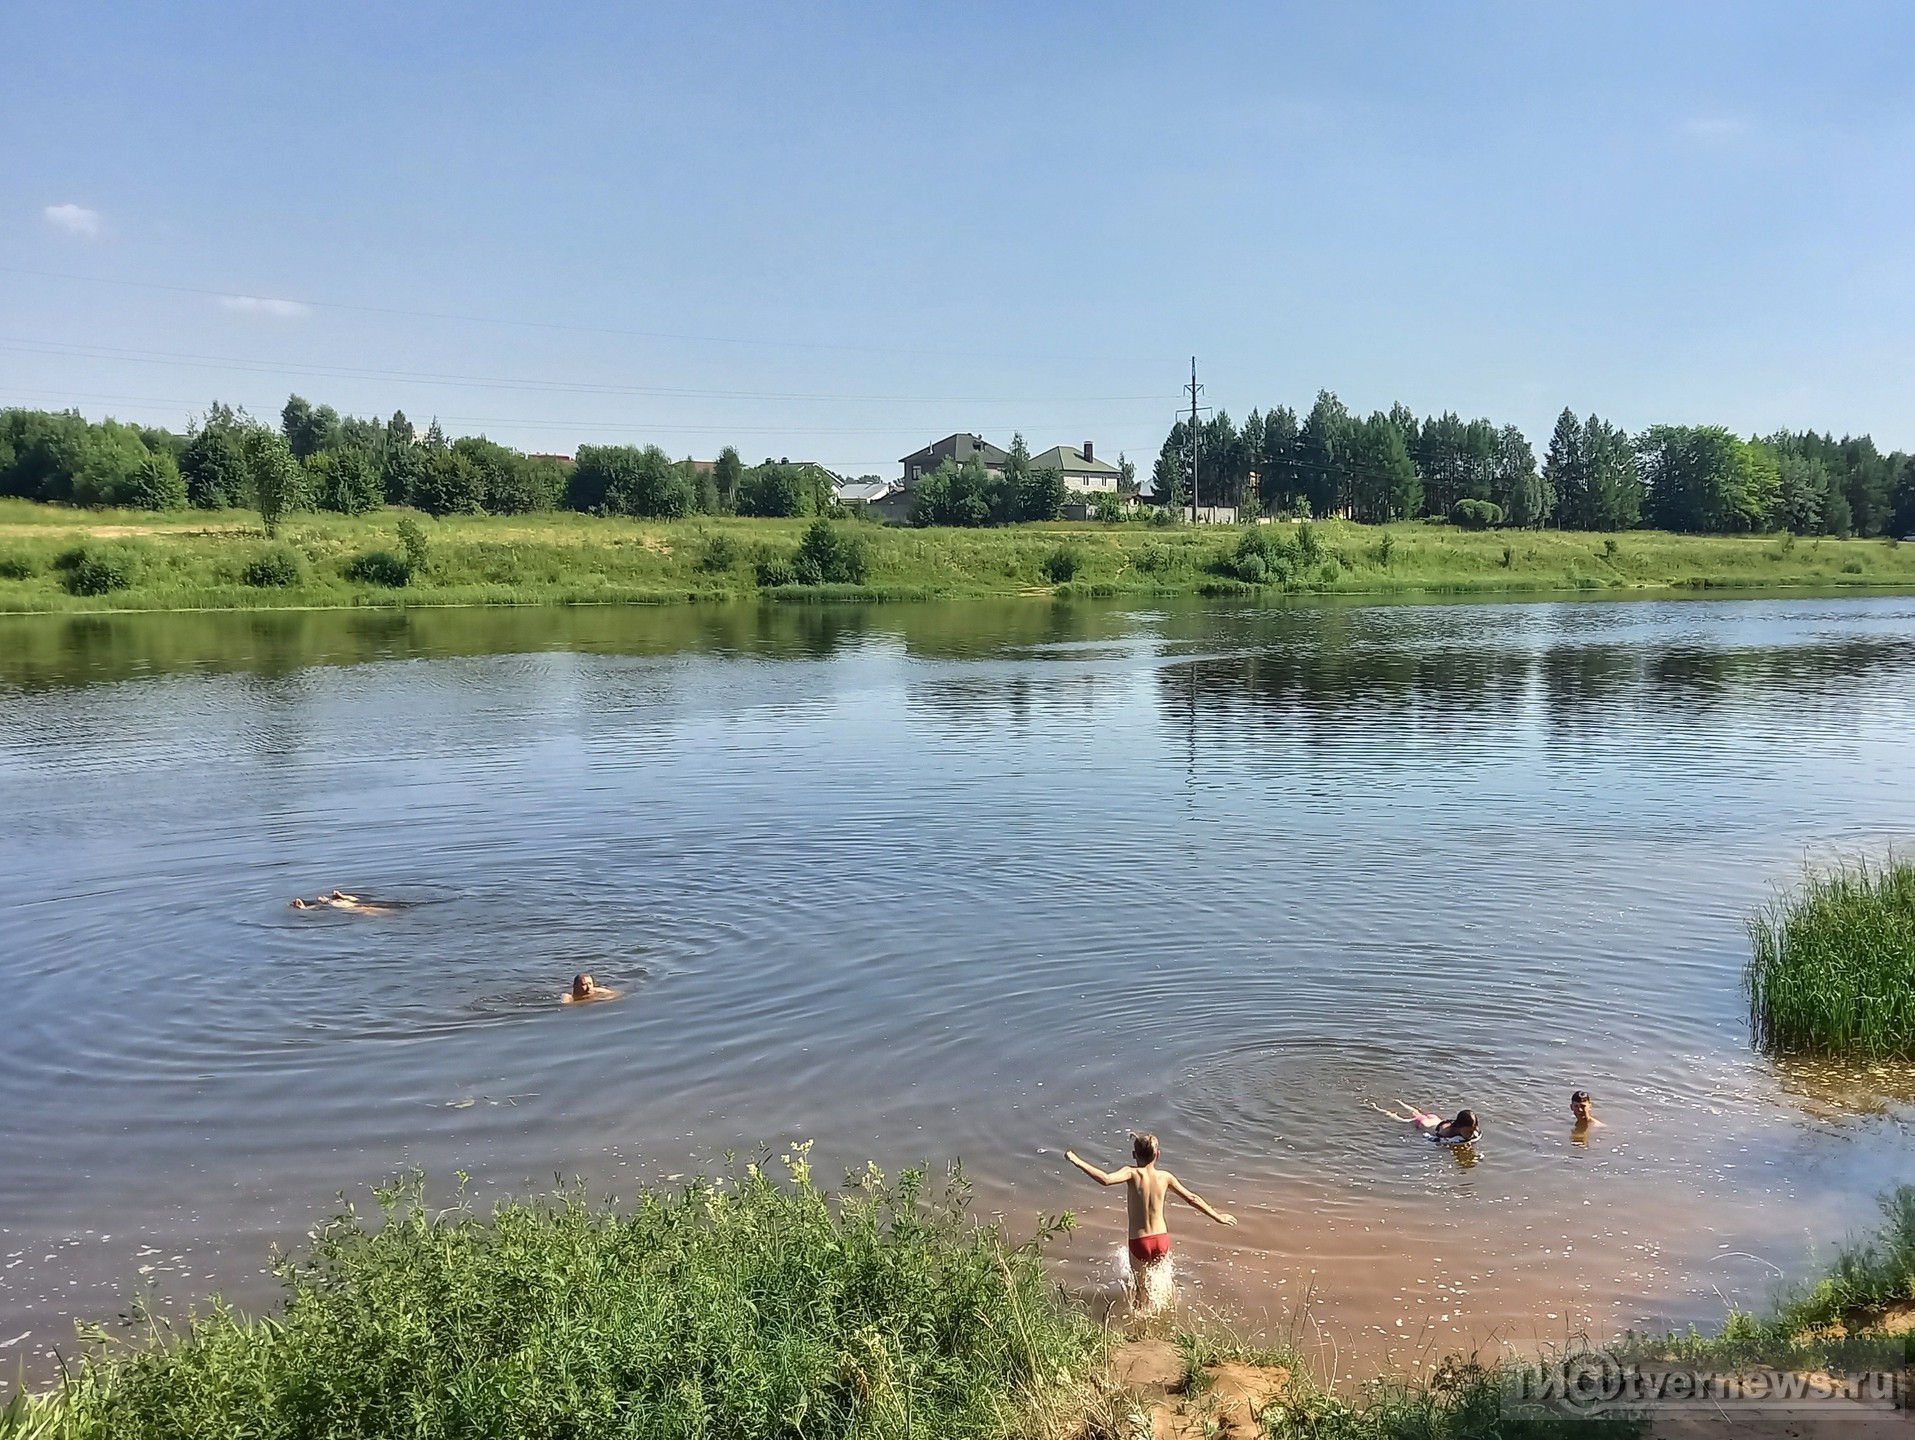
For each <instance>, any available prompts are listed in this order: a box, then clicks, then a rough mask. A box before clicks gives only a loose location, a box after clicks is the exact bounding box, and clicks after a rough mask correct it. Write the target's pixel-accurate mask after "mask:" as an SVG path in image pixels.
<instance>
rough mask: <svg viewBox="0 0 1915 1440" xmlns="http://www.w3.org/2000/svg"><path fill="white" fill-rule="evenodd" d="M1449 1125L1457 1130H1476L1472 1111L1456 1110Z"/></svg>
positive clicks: (1474, 1116)
mask: <svg viewBox="0 0 1915 1440" xmlns="http://www.w3.org/2000/svg"><path fill="white" fill-rule="evenodd" d="M1450 1123H1451V1124H1452V1125H1454V1126H1455V1127H1456V1128H1457V1129H1458V1130H1474V1129H1475V1128H1476V1112H1475V1111H1474V1110H1458V1111H1457V1112H1456V1118H1455V1119H1454V1120H1452V1121H1451V1122H1450Z"/></svg>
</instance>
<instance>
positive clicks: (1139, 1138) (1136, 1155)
mask: <svg viewBox="0 0 1915 1440" xmlns="http://www.w3.org/2000/svg"><path fill="white" fill-rule="evenodd" d="M1159 1153H1160V1151H1159V1148H1158V1145H1157V1137H1156V1136H1155V1135H1152V1134H1150V1133H1149V1132H1147V1131H1142V1130H1134V1131H1132V1132H1131V1136H1130V1158H1131V1159H1132V1160H1134V1161H1136V1162H1137V1163H1138V1164H1139V1165H1154V1164H1156V1163H1157V1156H1158V1154H1159Z"/></svg>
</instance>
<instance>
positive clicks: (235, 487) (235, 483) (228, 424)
mask: <svg viewBox="0 0 1915 1440" xmlns="http://www.w3.org/2000/svg"><path fill="white" fill-rule="evenodd" d="M249 423H250V422H249V421H248V420H247V418H246V414H245V412H244V411H240V410H235V409H233V407H232V406H230V405H222V404H221V403H220V402H219V401H217V400H215V401H214V402H213V403H212V406H211V407H210V408H209V409H208V410H207V412H206V414H205V415H204V416H202V417H200V419H199V420H197V421H196V422H194V424H193V426H192V427H191V428H190V430H189V431H188V439H187V442H186V449H185V452H184V453H183V454H181V456H180V473H181V474H182V475H183V476H184V477H185V479H186V498H187V499H188V501H190V502H191V503H192V504H193V505H195V506H197V507H198V508H199V509H202V510H224V509H227V508H229V507H232V506H237V505H244V504H246V503H247V501H248V498H249V496H250V489H249V482H248V480H247V477H246V452H245V443H244V442H245V436H246V430H247V427H248V425H249Z"/></svg>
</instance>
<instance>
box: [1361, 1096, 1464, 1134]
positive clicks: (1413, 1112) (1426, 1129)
mask: <svg viewBox="0 0 1915 1440" xmlns="http://www.w3.org/2000/svg"><path fill="white" fill-rule="evenodd" d="M1366 1103H1368V1105H1369V1107H1370V1108H1371V1109H1372V1110H1374V1111H1376V1113H1377V1114H1379V1115H1387V1116H1389V1117H1390V1118H1391V1119H1392V1120H1400V1121H1402V1122H1403V1123H1404V1124H1405V1125H1414V1126H1415V1127H1416V1131H1417V1133H1418V1134H1419V1135H1427V1136H1429V1137H1430V1139H1432V1140H1434V1141H1435V1142H1436V1143H1437V1144H1439V1145H1467V1144H1469V1142H1470V1141H1472V1140H1474V1139H1475V1138H1476V1112H1475V1111H1474V1110H1458V1111H1457V1112H1456V1118H1455V1119H1454V1120H1445V1119H1444V1118H1443V1117H1442V1116H1441V1115H1436V1114H1433V1113H1431V1112H1430V1111H1428V1110H1419V1109H1417V1108H1416V1106H1414V1105H1405V1104H1404V1103H1403V1101H1401V1100H1399V1101H1397V1102H1396V1103H1397V1104H1398V1105H1402V1106H1403V1108H1404V1109H1405V1110H1407V1111H1409V1112H1410V1113H1409V1114H1407V1115H1399V1114H1397V1113H1396V1111H1394V1110H1385V1109H1384V1108H1383V1107H1382V1106H1381V1105H1379V1104H1377V1103H1376V1102H1375V1101H1374V1100H1371V1101H1368V1102H1366Z"/></svg>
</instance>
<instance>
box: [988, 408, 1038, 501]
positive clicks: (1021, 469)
mask: <svg viewBox="0 0 1915 1440" xmlns="http://www.w3.org/2000/svg"><path fill="white" fill-rule="evenodd" d="M997 497H998V503H997V510H998V513H997V514H995V515H993V516H992V517H991V518H992V519H994V520H997V521H999V522H1001V523H1004V524H1009V523H1011V522H1012V521H1015V520H1036V519H1038V518H1040V517H1039V516H1037V515H1035V514H1033V513H1030V511H1029V509H1028V507H1029V506H1031V505H1032V504H1034V503H1035V502H1036V498H1037V497H1036V496H1035V495H1034V494H1033V493H1032V491H1031V447H1030V446H1028V445H1026V444H1025V443H1024V434H1023V432H1022V431H1019V432H1018V433H1016V434H1014V435H1012V436H1011V448H1010V450H1009V451H1008V452H1007V453H1006V455H1005V458H1004V483H1003V484H1002V485H1001V486H999V487H998V492H997Z"/></svg>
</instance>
